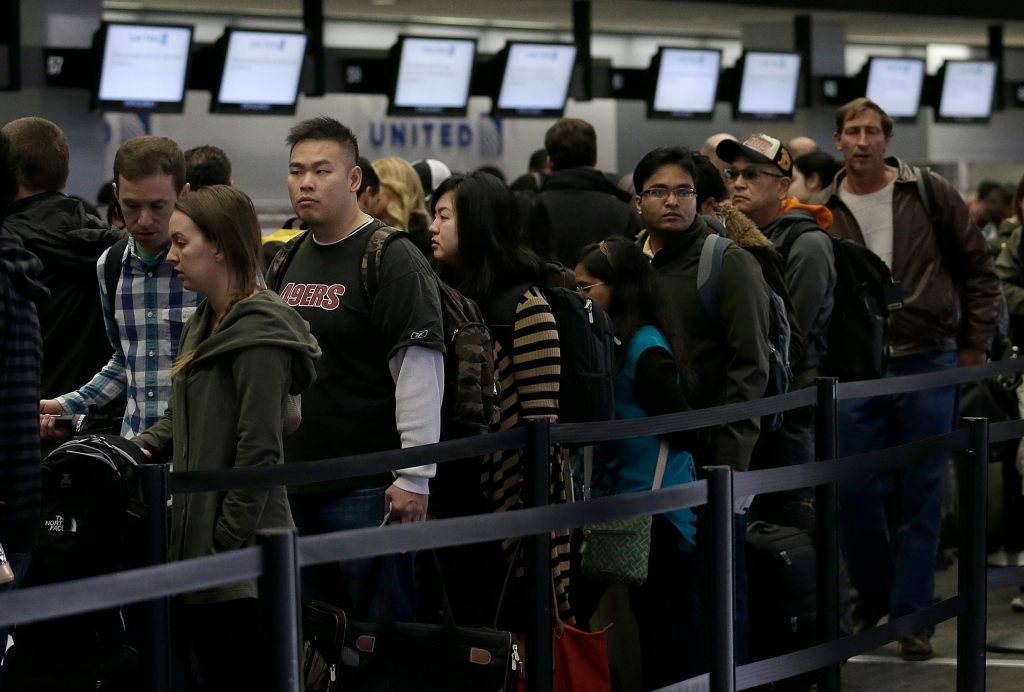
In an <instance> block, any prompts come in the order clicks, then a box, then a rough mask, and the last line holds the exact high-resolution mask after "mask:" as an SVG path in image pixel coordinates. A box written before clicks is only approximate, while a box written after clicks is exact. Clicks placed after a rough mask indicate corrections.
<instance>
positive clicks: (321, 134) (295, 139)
mask: <svg viewBox="0 0 1024 692" xmlns="http://www.w3.org/2000/svg"><path fill="white" fill-rule="evenodd" d="M306 140H313V141H314V142H337V143H338V146H340V147H341V149H342V151H347V152H348V153H350V154H352V164H353V165H355V164H356V163H357V162H358V161H359V140H357V139H356V135H355V133H354V132H352V130H351V129H349V128H348V127H346V126H345V125H342V124H341V123H340V122H338V121H337V120H335V119H334V118H329V117H327V116H326V115H321V116H319V117H316V118H310V119H309V120H303V121H302V122H301V123H299V124H298V125H296V126H295V127H293V128H292V129H290V130H289V131H288V137H287V138H286V140H285V141H287V142H288V146H289V147H291V148H292V149H294V148H295V145H296V144H298V143H299V142H305V141H306Z"/></svg>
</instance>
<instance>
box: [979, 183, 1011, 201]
mask: <svg viewBox="0 0 1024 692" xmlns="http://www.w3.org/2000/svg"><path fill="white" fill-rule="evenodd" d="M993 192H998V193H999V197H1000V200H1001V201H1002V202H1003V203H1004V204H1009V203H1010V201H1011V200H1012V199H1013V189H1012V188H1008V187H1006V186H1005V185H1001V184H1000V183H996V182H993V181H991V180H984V181H982V183H981V184H980V185H978V199H979V200H981V199H985V198H987V197H988V196H989V195H991V194H992V193H993Z"/></svg>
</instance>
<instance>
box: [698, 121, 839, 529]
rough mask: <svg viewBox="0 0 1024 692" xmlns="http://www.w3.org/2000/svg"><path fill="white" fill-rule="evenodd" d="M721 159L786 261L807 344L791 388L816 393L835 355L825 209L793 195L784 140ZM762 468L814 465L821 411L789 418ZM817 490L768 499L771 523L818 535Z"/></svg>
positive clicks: (756, 141)
mask: <svg viewBox="0 0 1024 692" xmlns="http://www.w3.org/2000/svg"><path fill="white" fill-rule="evenodd" d="M716 153H717V155H718V157H719V158H721V159H722V160H723V161H725V162H726V163H727V164H728V167H727V168H726V169H725V170H724V175H725V179H726V181H727V183H728V185H729V191H730V193H731V195H732V203H733V205H734V206H736V207H737V208H738V209H739V210H740V211H742V212H743V213H744V214H746V215H747V217H748V218H749V219H750V220H751V221H753V222H754V223H755V224H757V226H758V228H760V229H761V232H762V233H764V235H765V236H766V237H767V238H768V239H769V240H771V241H772V244H773V245H774V246H775V248H776V249H777V250H778V251H779V253H780V254H781V255H782V257H783V260H784V262H785V266H786V271H785V277H786V287H787V288H788V289H789V295H790V299H791V301H792V306H793V312H794V316H795V318H796V323H797V325H798V326H799V327H800V332H801V334H802V335H803V338H804V349H803V354H802V356H801V357H800V360H799V361H797V362H795V363H792V368H793V382H792V385H791V389H802V388H804V387H809V386H811V385H812V384H813V383H814V380H815V378H816V377H818V375H819V374H820V368H821V366H822V365H823V364H824V363H825V356H826V353H827V350H828V327H829V321H830V320H831V318H832V306H833V304H834V296H833V293H834V291H835V286H836V269H835V257H834V254H833V252H832V241H831V239H829V238H828V236H827V235H826V234H825V232H824V230H825V229H827V228H829V227H831V225H832V213H831V212H830V211H829V210H828V209H826V208H825V207H820V206H808V205H804V204H801V203H800V202H799V201H798V200H797V199H796V198H795V197H790V196H789V187H790V184H791V183H792V182H793V177H792V176H793V172H792V171H793V159H792V157H791V156H790V154H789V151H788V150H787V149H786V147H785V146H783V144H782V142H780V141H779V140H777V139H775V138H774V137H771V136H769V135H765V134H757V135H753V136H751V137H750V138H749V139H747V141H746V142H744V143H742V144H740V143H739V142H736V141H732V140H725V141H723V142H721V143H720V144H719V145H718V148H717V151H716ZM759 447H760V449H759V450H757V451H756V452H755V454H757V455H758V456H760V457H761V460H760V464H759V465H762V466H767V467H776V466H785V465H789V464H801V463H810V462H812V461H814V409H813V408H812V407H810V406H808V407H805V408H802V409H796V410H793V411H789V412H787V413H786V416H785V420H784V422H783V425H782V427H781V428H780V429H779V430H778V431H777V432H776V433H774V434H773V435H772V437H771V439H762V440H761V444H760V445H759ZM813 496H814V492H813V489H810V488H805V489H801V490H797V491H793V492H790V493H777V494H773V495H769V496H766V497H764V498H761V500H760V501H759V502H760V503H761V504H762V505H766V506H763V507H762V508H763V509H764V510H765V512H766V514H767V516H765V517H764V518H765V519H768V520H770V521H773V522H777V523H783V524H786V525H789V526H799V527H801V528H807V529H810V528H811V527H812V526H813V521H814V507H813Z"/></svg>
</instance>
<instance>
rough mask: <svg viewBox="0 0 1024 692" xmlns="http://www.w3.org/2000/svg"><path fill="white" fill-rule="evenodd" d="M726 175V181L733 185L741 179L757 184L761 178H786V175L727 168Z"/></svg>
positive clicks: (724, 173) (750, 169)
mask: <svg viewBox="0 0 1024 692" xmlns="http://www.w3.org/2000/svg"><path fill="white" fill-rule="evenodd" d="M722 173H723V175H725V179H726V180H728V181H729V182H731V183H734V182H736V181H737V180H739V179H740V178H743V179H744V180H746V181H747V182H748V183H756V182H757V181H758V180H760V179H761V178H785V177H786V176H784V175H776V174H775V173H767V172H765V171H759V170H755V169H753V168H726V169H725V170H724V171H722Z"/></svg>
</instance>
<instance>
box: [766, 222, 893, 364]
mask: <svg viewBox="0 0 1024 692" xmlns="http://www.w3.org/2000/svg"><path fill="white" fill-rule="evenodd" d="M812 231H818V232H824V231H822V229H821V227H820V226H818V224H817V222H815V221H811V220H808V221H807V222H806V223H798V224H796V225H795V226H793V228H791V229H789V234H788V235H787V236H786V242H785V244H784V245H783V246H782V248H780V252H781V253H782V256H783V258H785V259H787V260H788V258H789V251H790V249H792V247H793V243H795V242H796V239H797V238H799V237H800V236H801V235H803V234H804V233H810V232H812ZM826 235H828V237H829V238H831V239H832V253H833V255H834V256H835V267H836V288H835V294H834V296H835V304H834V307H833V308H832V320H831V322H830V323H829V328H828V354H827V355H826V357H825V364H824V368H823V373H822V374H824V375H830V376H833V377H838V378H839V380H840V381H841V382H853V381H856V380H874V379H879V378H881V377H885V372H886V366H887V365H888V363H889V351H890V340H891V331H892V320H891V314H892V313H893V312H895V311H896V310H899V309H900V308H902V307H903V298H902V296H901V294H900V288H899V283H897V282H894V281H893V280H892V275H891V274H890V273H889V268H888V267H887V266H885V262H883V261H882V260H881V258H880V257H879V256H878V255H876V254H875V253H873V252H871V250H869V249H868V248H867V247H866V246H864V245H861V244H860V243H858V242H855V241H853V240H846V239H844V238H840V237H839V236H835V235H832V234H829V233H826Z"/></svg>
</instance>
